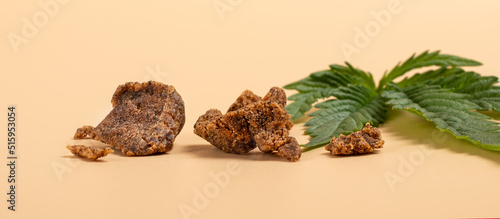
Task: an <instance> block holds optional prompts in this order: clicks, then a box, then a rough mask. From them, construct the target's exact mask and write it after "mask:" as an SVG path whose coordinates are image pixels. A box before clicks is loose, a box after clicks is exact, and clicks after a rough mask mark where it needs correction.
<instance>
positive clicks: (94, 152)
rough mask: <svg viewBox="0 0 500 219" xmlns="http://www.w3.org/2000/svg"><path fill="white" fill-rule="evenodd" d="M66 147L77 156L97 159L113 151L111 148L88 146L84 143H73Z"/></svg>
mask: <svg viewBox="0 0 500 219" xmlns="http://www.w3.org/2000/svg"><path fill="white" fill-rule="evenodd" d="M66 148H67V149H68V150H69V151H71V153H72V154H73V155H75V156H77V157H82V158H88V159H91V160H97V159H99V158H101V157H104V156H106V155H108V154H110V153H113V150H112V149H111V148H106V149H102V148H94V147H88V146H84V145H73V146H70V145H68V146H66Z"/></svg>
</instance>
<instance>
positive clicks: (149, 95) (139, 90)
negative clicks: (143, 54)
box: [75, 81, 185, 156]
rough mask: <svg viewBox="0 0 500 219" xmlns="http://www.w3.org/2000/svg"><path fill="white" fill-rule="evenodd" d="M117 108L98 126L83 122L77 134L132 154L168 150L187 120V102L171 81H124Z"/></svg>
mask: <svg viewBox="0 0 500 219" xmlns="http://www.w3.org/2000/svg"><path fill="white" fill-rule="evenodd" d="M111 103H112V104H113V110H111V112H110V113H109V114H108V115H107V116H106V118H104V120H102V121H101V123H99V125H97V126H96V127H95V128H93V127H92V126H83V127H81V128H79V129H78V130H77V131H76V133H75V138H87V137H89V138H92V139H95V140H98V141H101V142H103V143H106V144H109V145H111V146H113V147H115V148H117V149H121V152H122V153H123V154H125V155H128V156H134V155H150V154H155V153H166V152H168V151H170V150H172V147H173V143H174V139H175V137H176V136H177V135H178V134H179V132H180V131H181V129H182V127H183V126H184V122H185V112H184V102H183V101H182V98H181V96H180V95H179V94H178V93H177V91H175V88H174V87H173V86H170V85H165V84H162V83H160V82H155V81H149V82H145V83H138V82H128V83H125V84H124V85H120V86H119V87H118V88H117V89H116V91H115V93H114V95H113V98H112V100H111Z"/></svg>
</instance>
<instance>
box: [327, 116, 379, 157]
mask: <svg viewBox="0 0 500 219" xmlns="http://www.w3.org/2000/svg"><path fill="white" fill-rule="evenodd" d="M383 145H384V140H382V137H381V133H380V131H379V130H378V129H377V128H374V127H372V126H371V125H370V123H366V125H365V127H364V128H363V130H361V131H357V132H353V133H351V134H349V135H347V136H346V135H342V134H341V135H340V137H338V138H337V137H333V138H332V140H331V141H330V144H328V145H326V147H325V149H326V150H327V151H330V152H331V153H332V154H334V155H352V154H365V153H370V152H372V151H373V149H378V148H382V147H383Z"/></svg>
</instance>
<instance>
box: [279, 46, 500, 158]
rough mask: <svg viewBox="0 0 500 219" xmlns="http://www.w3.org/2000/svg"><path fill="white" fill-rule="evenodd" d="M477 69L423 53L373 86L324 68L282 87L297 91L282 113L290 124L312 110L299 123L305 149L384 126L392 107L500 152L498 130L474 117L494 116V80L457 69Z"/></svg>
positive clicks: (352, 71)
mask: <svg viewBox="0 0 500 219" xmlns="http://www.w3.org/2000/svg"><path fill="white" fill-rule="evenodd" d="M478 65H481V63H479V62H477V61H474V60H470V59H466V58H462V57H458V56H453V55H445V54H440V52H439V51H435V52H428V51H426V52H423V53H422V54H420V55H415V54H414V55H412V56H411V57H410V58H409V59H407V60H406V61H405V62H403V63H398V64H397V65H396V67H394V68H393V69H392V70H391V71H389V72H385V73H384V75H383V77H382V79H381V80H380V81H379V83H378V86H376V85H375V81H374V79H373V75H372V74H371V73H369V72H365V71H362V70H360V69H357V68H354V67H353V66H352V65H351V64H349V63H345V65H330V69H328V70H324V71H319V72H315V73H312V74H311V75H309V77H306V78H304V79H302V80H299V81H297V82H294V83H291V84H288V85H286V86H285V87H284V88H285V89H293V90H296V91H298V93H296V94H294V95H292V96H290V97H289V100H292V101H293V102H292V103H290V104H288V105H287V106H286V110H287V111H288V112H289V113H290V114H291V115H292V118H291V119H292V121H295V120H296V119H298V118H301V117H303V116H304V115H305V114H306V113H307V112H308V111H309V110H311V109H312V108H313V107H314V108H317V110H316V111H314V112H311V113H309V114H308V116H309V117H312V118H311V119H310V120H309V121H307V122H306V123H305V126H306V127H308V128H307V130H306V133H307V134H308V135H310V136H311V139H310V141H309V143H307V144H305V145H303V146H304V147H308V148H316V147H320V146H323V145H326V144H328V143H329V142H330V140H331V139H332V138H333V137H334V136H335V137H338V136H339V135H340V134H349V133H351V132H355V131H358V130H361V129H362V128H363V126H364V124H366V123H370V124H372V125H373V126H378V125H379V124H380V123H383V122H384V120H385V118H386V114H387V108H388V107H392V109H399V110H404V111H408V112H411V113H414V114H416V115H418V116H420V117H423V118H424V119H426V120H428V121H430V122H432V123H434V124H435V125H436V127H437V128H438V129H439V130H441V131H444V132H448V133H451V134H452V135H454V136H455V137H456V138H458V139H464V140H466V141H469V142H471V143H472V144H474V145H476V146H479V147H481V148H485V149H489V150H495V151H500V131H499V130H500V126H498V125H497V123H496V122H495V121H493V119H492V118H491V117H488V116H486V115H484V114H481V113H480V112H479V111H488V110H493V111H496V112H500V86H495V84H496V83H497V82H498V78H497V77H493V76H481V75H480V74H478V73H476V72H471V71H465V70H463V69H462V68H461V67H462V66H478ZM429 66H437V67H439V68H438V69H435V70H429V71H426V72H423V73H417V74H414V75H413V76H411V77H405V78H404V79H402V80H400V81H399V82H396V81H395V79H397V78H399V77H401V76H403V75H404V74H406V73H407V72H409V71H412V70H414V69H418V68H422V67H429ZM324 99H326V100H325V101H322V102H320V103H317V102H318V101H320V100H324ZM315 103H316V104H315ZM313 104H315V105H313Z"/></svg>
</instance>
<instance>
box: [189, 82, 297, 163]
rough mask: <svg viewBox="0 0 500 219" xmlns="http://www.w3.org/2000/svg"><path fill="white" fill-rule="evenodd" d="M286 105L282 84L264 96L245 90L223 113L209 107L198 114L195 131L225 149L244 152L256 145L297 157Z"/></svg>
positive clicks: (295, 141)
mask: <svg viewBox="0 0 500 219" xmlns="http://www.w3.org/2000/svg"><path fill="white" fill-rule="evenodd" d="M285 105H286V94H285V91H283V90H282V89H281V88H278V87H273V88H271V90H270V91H269V93H267V95H266V96H265V97H264V98H261V97H259V96H257V95H255V94H254V93H253V92H251V91H249V90H245V91H244V92H243V93H242V94H241V95H240V96H239V97H238V99H237V100H236V102H235V103H233V104H232V105H231V106H230V107H229V109H228V111H227V113H226V114H224V115H223V114H222V113H221V112H220V111H219V110H217V109H211V110H208V111H207V112H206V113H205V114H204V115H202V116H200V118H199V119H198V121H197V122H196V124H195V125H194V133H195V134H197V135H199V136H200V137H202V138H204V139H205V140H207V141H208V142H210V143H211V144H212V145H214V146H215V147H217V148H219V149H221V150H223V151H224V152H228V153H235V154H246V153H248V152H249V151H251V150H253V149H254V148H256V147H258V148H259V149H260V150H261V151H263V152H274V151H277V152H278V154H279V155H281V156H283V157H286V158H287V159H288V160H291V161H297V160H299V158H300V155H301V153H302V150H301V149H300V146H299V143H298V142H297V140H296V139H295V138H293V137H291V136H289V130H290V129H291V128H292V126H293V123H292V122H291V121H290V114H288V113H287V112H286V110H285Z"/></svg>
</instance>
